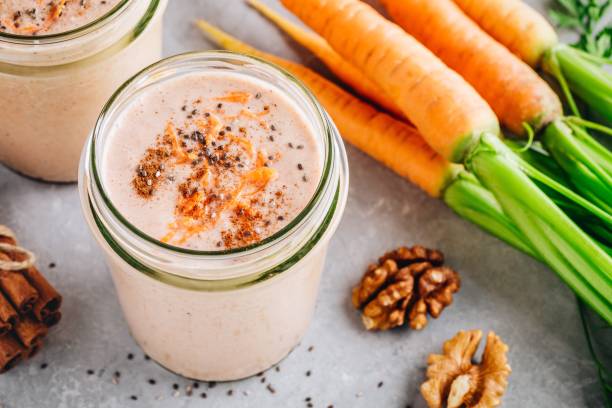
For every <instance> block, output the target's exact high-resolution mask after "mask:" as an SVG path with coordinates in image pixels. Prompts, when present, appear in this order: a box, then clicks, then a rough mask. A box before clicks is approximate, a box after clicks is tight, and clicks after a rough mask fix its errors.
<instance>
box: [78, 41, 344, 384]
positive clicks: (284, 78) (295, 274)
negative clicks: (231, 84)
mask: <svg viewBox="0 0 612 408" xmlns="http://www.w3.org/2000/svg"><path fill="white" fill-rule="evenodd" d="M206 70H231V71H234V72H239V73H240V74H243V75H248V76H251V77H253V78H256V79H259V80H263V81H265V82H266V83H267V84H270V85H272V86H273V87H275V88H276V89H277V90H279V92H283V93H284V94H285V95H286V96H288V97H290V98H292V99H293V100H294V101H295V102H296V104H297V106H298V107H299V109H300V110H302V111H303V113H304V115H305V117H307V118H308V120H309V122H310V123H311V124H312V126H313V129H315V132H316V137H317V145H318V154H320V158H321V163H323V171H322V174H321V178H320V180H319V183H318V186H317V189H316V192H315V194H314V196H313V197H312V199H311V200H310V202H309V204H308V205H307V206H306V208H305V209H304V210H303V211H302V212H301V213H300V214H299V215H298V216H297V217H296V218H295V219H294V220H292V221H291V222H290V223H289V224H288V225H287V226H286V227H285V228H283V229H282V230H280V231H279V232H277V233H276V234H274V235H272V236H270V237H269V238H266V239H264V240H262V241H260V242H258V243H256V244H253V245H251V246H248V247H243V248H237V249H230V250H220V251H195V250H189V249H184V248H179V247H174V246H171V245H168V244H164V243H162V242H160V241H158V240H156V239H154V238H152V237H150V236H147V235H146V234H144V233H143V232H141V231H139V230H138V229H137V228H135V227H134V226H133V225H131V224H130V223H129V222H128V221H127V220H126V219H125V218H124V217H123V216H122V215H121V214H120V213H119V212H118V211H117V210H116V208H115V207H114V205H113V203H112V202H111V201H110V200H109V198H108V196H107V194H106V192H105V187H104V180H102V179H101V177H100V174H99V172H98V167H99V166H100V158H101V157H102V156H103V152H104V148H105V147H104V146H105V141H106V140H108V139H107V135H108V134H109V130H110V128H111V127H112V124H113V123H114V121H115V118H117V117H118V115H119V114H120V113H121V111H122V109H124V108H125V106H126V105H128V104H129V102H130V101H132V100H133V98H135V97H136V96H137V95H138V94H139V92H141V91H143V90H145V89H146V88H147V87H149V86H151V85H153V84H156V83H158V82H159V81H164V80H167V79H170V78H173V77H175V76H180V75H184V74H188V73H193V72H203V71H206ZM79 189H80V196H81V203H82V208H83V211H84V214H85V218H86V220H87V222H88V224H89V227H90V228H91V230H92V232H93V235H94V236H95V238H96V240H97V242H98V243H99V245H100V246H101V247H102V249H103V252H104V253H105V255H106V257H107V261H108V265H109V267H110V271H111V274H112V277H113V281H114V284H115V288H116V290H117V293H118V296H119V300H120V303H121V306H122V308H123V312H124V314H125V317H126V320H127V322H128V325H129V327H130V331H131V333H132V335H133V337H134V338H135V339H136V341H137V342H138V344H140V346H141V347H142V348H143V350H144V351H145V353H147V354H148V355H149V356H151V358H153V359H154V360H156V361H157V362H158V363H160V364H161V365H163V366H164V367H166V368H168V369H169V370H172V371H174V372H176V373H178V374H181V375H183V376H186V377H189V378H194V379H199V380H209V381H210V380H234V379H238V378H243V377H247V376H250V375H253V374H256V373H258V372H261V371H262V370H265V369H267V368H269V367H270V366H272V365H274V364H276V363H277V362H278V361H279V360H281V359H282V358H283V357H284V356H286V355H287V354H288V353H289V351H291V349H293V348H294V347H295V346H296V345H297V343H298V342H299V340H300V338H301V337H302V336H303V334H304V332H305V331H306V329H307V327H308V325H309V323H310V320H311V317H312V314H313V310H314V306H315V301H316V296H317V292H318V286H319V278H320V276H321V271H322V269H323V266H324V263H325V255H326V251H327V246H328V243H329V240H330V238H331V236H332V234H333V233H334V231H335V230H336V227H337V225H338V223H339V221H340V218H341V216H342V213H343V211H344V207H345V203H346V199H347V192H348V163H347V159H346V153H345V151H344V145H343V143H342V140H341V138H340V135H339V134H338V131H337V129H336V128H335V126H334V125H333V123H332V121H331V119H330V118H329V116H328V115H327V114H326V112H325V111H324V110H323V108H322V107H321V106H320V105H319V103H318V102H317V101H316V99H315V98H314V97H313V96H312V94H311V93H310V92H309V91H308V90H307V89H306V88H304V86H303V85H302V84H301V83H300V82H299V81H298V80H296V79H295V78H293V77H292V76H291V75H290V74H288V73H287V72H285V71H282V70H280V69H278V68H276V67H274V66H272V65H270V64H268V63H266V62H264V61H260V60H258V59H255V58H252V57H247V56H243V55H237V54H232V53H226V52H203V53H191V54H184V55H180V56H176V57H172V58H169V59H166V60H164V61H161V62H159V63H157V64H155V65H153V66H151V67H149V68H147V69H146V70H144V71H143V72H141V73H140V74H138V75H137V76H135V77H134V78H132V79H131V80H130V81H128V82H127V83H126V84H125V85H124V86H123V87H122V88H120V89H119V90H118V91H117V92H116V93H115V95H114V96H113V97H112V98H111V100H110V101H109V103H108V104H107V105H106V107H105V108H104V111H103V112H102V114H101V115H100V117H99V119H98V122H97V124H96V127H95V129H94V131H93V134H92V136H91V138H90V140H89V141H88V142H87V145H86V147H85V150H84V152H83V156H82V160H81V170H80V175H79Z"/></svg>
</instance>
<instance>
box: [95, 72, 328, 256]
mask: <svg viewBox="0 0 612 408" xmlns="http://www.w3.org/2000/svg"><path fill="white" fill-rule="evenodd" d="M107 146H108V147H107V148H106V149H105V154H104V158H103V161H102V170H101V172H102V180H103V184H104V186H105V188H106V190H107V193H108V195H109V198H110V199H111V201H112V202H113V203H114V205H115V207H116V208H117V209H118V210H119V212H120V213H121V214H122V215H123V216H124V217H125V218H126V219H127V220H128V221H129V222H130V223H131V224H133V225H134V226H135V227H136V228H138V229H140V230H141V231H143V232H144V233H146V234H148V235H150V236H151V237H153V238H156V239H159V240H160V241H162V242H165V243H168V244H172V245H176V246H183V247H186V248H190V249H197V250H209V251H210V250H218V249H231V248H236V247H241V246H246V245H250V244H254V243H257V242H259V241H261V240H262V239H265V238H267V237H269V236H271V235H273V234H274V233H276V232H277V231H279V230H280V229H282V228H283V227H284V226H286V225H287V224H288V223H289V222H290V221H291V220H293V219H294V218H295V217H296V216H297V215H298V213H299V212H300V211H302V210H303V209H304V207H306V204H307V203H308V201H309V200H310V199H311V198H312V196H313V194H314V191H315V188H316V186H317V184H318V182H319V178H320V174H321V163H320V159H319V153H318V151H319V149H320V148H319V147H318V146H317V143H316V139H315V137H314V129H313V128H312V126H311V125H309V124H308V121H307V119H306V118H305V117H304V114H302V113H300V111H299V110H298V108H297V106H296V105H295V103H294V102H292V101H291V100H290V99H289V98H288V97H287V96H285V95H283V94H281V93H280V92H279V91H278V90H277V89H275V88H274V87H272V86H271V85H268V84H266V83H264V82H263V81H259V80H256V79H253V78H248V77H246V76H244V75H239V74H231V73H223V72H209V73H194V74H189V75H185V76H182V77H179V78H175V79H172V80H168V81H165V82H162V83H160V84H158V85H156V86H153V87H151V88H149V89H148V90H147V91H146V92H145V93H144V94H142V95H140V97H139V98H137V99H136V100H134V101H132V102H131V104H130V106H129V107H127V108H126V109H125V110H124V111H123V113H122V114H121V116H120V117H118V118H117V121H116V122H115V124H114V125H113V129H112V133H111V134H110V136H109V140H108V141H107Z"/></svg>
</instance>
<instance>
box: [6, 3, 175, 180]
mask: <svg viewBox="0 0 612 408" xmlns="http://www.w3.org/2000/svg"><path fill="white" fill-rule="evenodd" d="M166 2H167V0H122V1H120V2H119V3H118V4H117V6H116V7H115V8H113V9H112V10H111V11H110V12H109V13H107V14H106V15H104V16H103V17H101V18H99V19H98V20H95V21H93V22H91V23H89V24H86V25H84V26H82V27H79V28H77V29H75V30H71V31H67V32H63V33H58V34H50V35H41V36H35V37H32V36H22V35H12V34H8V33H3V32H0V104H1V105H2V113H1V114H0V162H2V163H4V164H5V165H7V166H8V167H9V168H11V169H14V170H15V171H17V172H19V173H22V174H24V175H27V176H30V177H33V178H37V179H42V180H46V181H54V182H70V181H75V180H76V178H77V170H78V162H79V156H80V152H81V150H82V148H83V142H84V141H85V139H86V137H87V135H88V134H89V132H90V130H91V128H92V127H93V125H94V124H95V120H96V117H97V116H98V114H99V113H100V109H101V108H102V106H103V104H104V102H105V101H106V100H108V98H109V97H110V96H111V95H112V93H113V92H114V91H115V90H116V89H117V87H119V86H120V85H121V84H122V83H123V82H124V81H125V80H126V79H128V78H129V77H130V76H132V75H134V74H135V73H136V72H138V71H139V70H141V69H142V68H144V67H146V66H148V65H149V64H152V63H153V62H155V61H157V60H159V59H160V58H161V53H162V33H161V28H162V18H161V17H162V15H163V12H164V10H165V8H166Z"/></svg>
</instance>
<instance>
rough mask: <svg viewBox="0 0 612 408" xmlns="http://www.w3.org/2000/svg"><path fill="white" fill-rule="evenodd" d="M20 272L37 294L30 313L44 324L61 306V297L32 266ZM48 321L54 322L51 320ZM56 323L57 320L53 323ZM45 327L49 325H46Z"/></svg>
mask: <svg viewBox="0 0 612 408" xmlns="http://www.w3.org/2000/svg"><path fill="white" fill-rule="evenodd" d="M22 272H23V275H24V276H25V277H26V279H27V280H28V282H29V283H30V284H31V285H32V286H33V287H34V288H35V289H36V291H37V292H38V300H36V302H34V305H33V307H32V312H33V313H34V316H36V318H37V319H38V320H39V321H41V322H44V321H45V320H47V318H48V316H49V315H51V314H53V313H54V312H57V311H58V310H59V308H60V306H61V305H62V296H61V295H60V294H59V293H58V291H57V290H56V289H55V288H54V287H53V286H52V285H51V284H50V283H49V281H47V279H45V277H44V276H43V275H42V274H41V273H40V272H39V271H38V269H36V267H34V266H32V267H30V268H28V269H24V270H23V271H22ZM50 321H54V320H53V319H51V320H50ZM58 321H59V319H57V321H56V322H55V323H57V322H58ZM45 324H46V323H45ZM47 326H50V325H49V324H47Z"/></svg>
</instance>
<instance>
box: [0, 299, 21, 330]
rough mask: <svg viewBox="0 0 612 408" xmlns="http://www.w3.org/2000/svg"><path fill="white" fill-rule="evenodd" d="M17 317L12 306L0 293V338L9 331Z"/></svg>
mask: <svg viewBox="0 0 612 408" xmlns="http://www.w3.org/2000/svg"><path fill="white" fill-rule="evenodd" d="M17 317H18V315H17V312H16V311H15V309H14V308H13V306H11V304H10V302H9V301H8V299H6V298H5V297H4V294H3V293H2V292H0V337H2V336H4V335H5V334H6V333H8V332H9V331H11V329H12V328H13V324H14V323H15V321H16V320H17Z"/></svg>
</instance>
